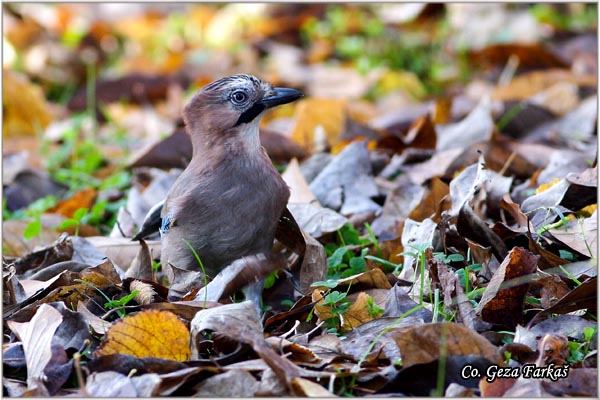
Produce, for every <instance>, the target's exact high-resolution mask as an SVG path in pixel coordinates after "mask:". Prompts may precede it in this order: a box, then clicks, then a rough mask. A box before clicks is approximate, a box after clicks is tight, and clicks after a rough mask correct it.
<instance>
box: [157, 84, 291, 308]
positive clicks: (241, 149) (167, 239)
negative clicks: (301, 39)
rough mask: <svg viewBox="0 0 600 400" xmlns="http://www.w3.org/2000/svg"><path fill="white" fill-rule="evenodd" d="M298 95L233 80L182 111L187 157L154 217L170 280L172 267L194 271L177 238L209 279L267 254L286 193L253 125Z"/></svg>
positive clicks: (212, 87)
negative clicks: (245, 259) (188, 146)
mask: <svg viewBox="0 0 600 400" xmlns="http://www.w3.org/2000/svg"><path fill="white" fill-rule="evenodd" d="M300 96H301V93H300V92H298V91H297V90H293V89H283V88H273V87H272V86H271V85H270V84H268V83H265V82H261V81H260V80H259V79H257V78H255V77H252V76H249V75H233V76H230V77H226V78H222V79H219V80H217V81H215V82H213V83H211V84H209V85H207V86H205V87H204V88H203V89H202V90H200V91H199V92H198V93H196V94H195V95H194V96H193V98H192V99H191V101H190V102H189V104H188V105H187V106H186V107H185V110H184V120H185V122H186V126H187V130H188V133H189V134H190V136H191V139H192V145H193V157H192V160H191V162H190V164H189V165H188V167H187V168H186V169H185V170H184V171H183V173H182V174H181V175H180V176H179V178H178V179H177V181H176V182H175V183H174V185H173V186H172V188H171V190H170V191H169V194H168V196H167V198H166V200H165V202H164V205H163V208H162V212H161V217H162V224H161V242H162V244H161V261H162V266H163V268H164V269H165V271H166V272H167V275H168V276H169V277H170V278H172V268H171V265H173V266H176V267H178V268H182V269H190V270H199V269H200V267H199V265H198V262H197V260H196V259H195V257H194V254H193V253H192V251H191V250H190V249H189V247H188V246H187V245H186V243H185V241H184V239H185V240H187V241H188V242H189V243H190V244H191V245H192V246H193V247H194V249H195V250H196V251H197V252H198V254H199V256H200V259H201V260H202V263H203V265H204V267H205V270H206V273H207V274H208V275H209V276H213V277H214V276H215V275H216V274H217V273H218V272H219V271H221V270H222V269H223V268H225V267H226V266H227V265H229V264H230V263H231V262H233V261H235V260H236V259H239V258H241V257H244V256H249V255H253V254H260V253H265V254H268V253H269V252H270V251H271V247H272V244H273V239H274V236H275V229H276V226H277V221H278V219H279V217H280V216H281V215H282V213H283V211H284V210H285V208H286V205H287V201H288V198H289V189H288V187H287V185H286V184H285V182H284V181H283V179H282V178H281V175H280V174H279V172H278V171H277V170H276V169H275V168H274V167H273V165H272V163H271V160H270V159H269V157H268V156H267V154H266V152H265V150H264V148H263V147H262V146H261V145H260V141H259V136H258V125H259V123H260V120H261V118H262V115H263V114H264V111H265V110H267V109H268V108H271V107H275V106H277V105H279V104H284V103H289V102H291V101H294V100H296V99H298V98H299V97H300ZM258 284H262V283H261V282H259V283H258ZM258 284H256V285H258ZM256 291H258V293H259V294H260V290H258V288H254V289H253V293H255V294H256ZM253 300H254V301H256V300H257V299H256V298H254V299H253Z"/></svg>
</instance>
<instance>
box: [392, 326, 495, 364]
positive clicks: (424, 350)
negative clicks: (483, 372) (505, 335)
mask: <svg viewBox="0 0 600 400" xmlns="http://www.w3.org/2000/svg"><path fill="white" fill-rule="evenodd" d="M388 335H389V336H390V337H393V338H394V340H395V341H396V343H397V344H398V347H400V353H401V354H402V366H403V367H408V366H411V365H414V364H423V363H427V362H431V361H434V360H437V359H438V358H439V357H440V352H441V347H442V346H444V348H445V351H446V354H447V355H449V356H452V355H468V354H476V355H480V356H483V357H485V358H487V359H488V360H489V361H492V362H493V363H496V364H502V359H501V357H500V356H499V355H498V353H497V350H496V347H495V346H494V345H492V344H491V343H490V342H489V341H488V340H487V339H486V338H484V337H483V336H481V335H480V334H478V333H477V332H475V331H473V330H472V329H469V328H467V327H465V326H463V325H459V324H455V323H448V322H444V323H433V324H423V325H420V326H416V327H410V328H401V329H399V330H397V331H396V330H392V331H390V332H389V333H388Z"/></svg>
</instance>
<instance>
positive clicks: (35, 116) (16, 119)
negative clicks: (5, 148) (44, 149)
mask: <svg viewBox="0 0 600 400" xmlns="http://www.w3.org/2000/svg"><path fill="white" fill-rule="evenodd" d="M2 77H3V80H2V81H3V84H2V107H3V110H4V111H3V113H2V125H3V128H2V136H3V137H4V138H5V139H6V138H9V137H11V136H25V135H27V136H29V135H36V134H38V133H41V132H42V131H43V130H44V128H46V126H48V124H49V123H50V122H51V121H52V114H51V113H50V110H49V106H48V104H47V103H46V99H45V98H44V94H43V92H42V90H41V88H40V87H38V86H36V85H34V84H33V83H31V82H29V80H28V79H27V78H26V77H25V76H23V75H21V74H19V73H17V72H15V71H13V70H12V69H6V68H3V70H2Z"/></svg>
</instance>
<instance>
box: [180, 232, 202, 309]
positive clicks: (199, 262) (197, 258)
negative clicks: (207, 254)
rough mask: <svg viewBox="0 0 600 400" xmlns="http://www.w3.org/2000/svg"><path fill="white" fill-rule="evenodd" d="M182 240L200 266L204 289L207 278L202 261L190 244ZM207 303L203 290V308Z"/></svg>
mask: <svg viewBox="0 0 600 400" xmlns="http://www.w3.org/2000/svg"><path fill="white" fill-rule="evenodd" d="M182 240H183V242H184V243H185V245H186V246H187V247H188V248H189V249H190V250H191V251H192V253H194V257H196V261H197V262H198V265H199V266H200V270H202V276H203V277H204V287H206V286H207V285H208V278H207V277H206V270H205V269H204V264H203V263H202V260H201V259H200V256H199V255H198V252H197V251H196V249H194V246H192V244H191V243H190V242H188V241H187V240H185V239H182ZM207 301H208V291H207V290H204V306H205V307H206V302H207Z"/></svg>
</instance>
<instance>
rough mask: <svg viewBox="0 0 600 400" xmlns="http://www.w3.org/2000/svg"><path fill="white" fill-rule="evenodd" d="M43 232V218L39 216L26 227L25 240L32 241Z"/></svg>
mask: <svg viewBox="0 0 600 400" xmlns="http://www.w3.org/2000/svg"><path fill="white" fill-rule="evenodd" d="M41 232H42V217H41V216H40V215H39V214H38V215H36V216H35V217H34V218H33V221H31V222H29V223H28V224H27V226H25V231H23V238H25V239H26V240H31V239H33V238H34V237H36V236H37V235H39V234H40V233H41Z"/></svg>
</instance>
